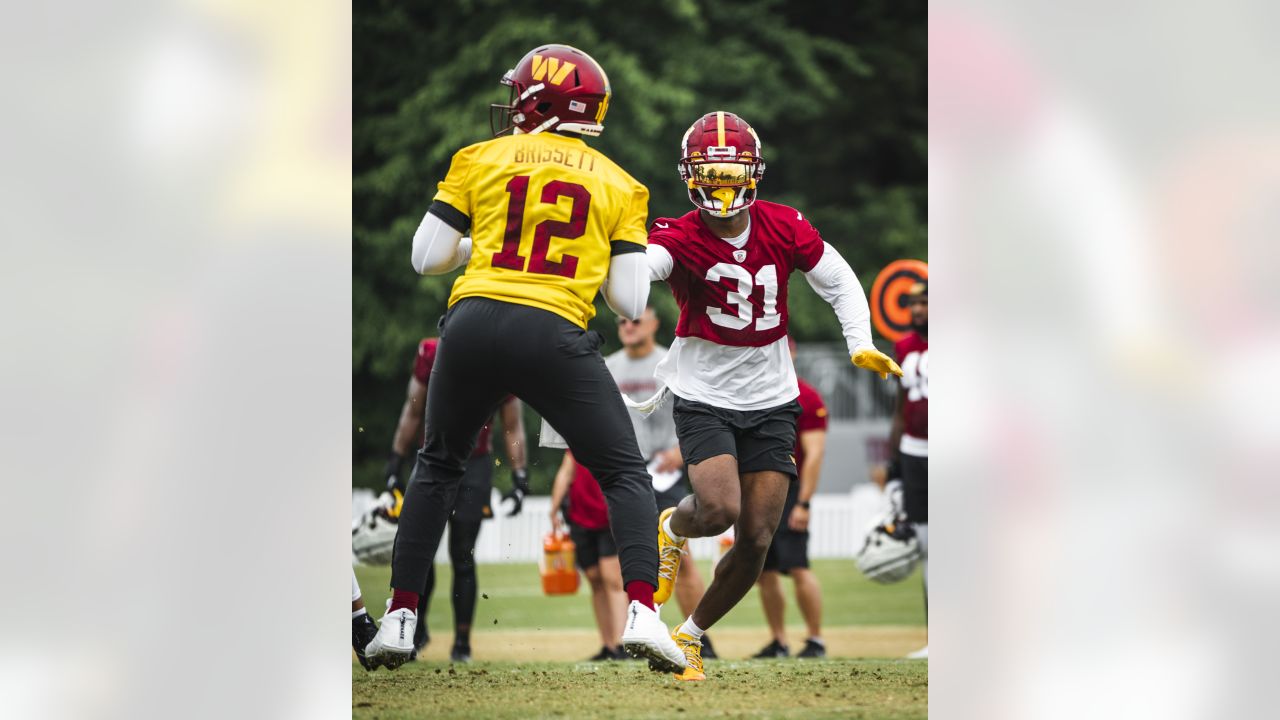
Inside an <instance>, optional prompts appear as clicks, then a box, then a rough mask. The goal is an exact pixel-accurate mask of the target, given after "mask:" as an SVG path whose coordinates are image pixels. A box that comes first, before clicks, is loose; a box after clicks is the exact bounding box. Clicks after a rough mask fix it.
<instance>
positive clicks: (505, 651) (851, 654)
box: [425, 625, 926, 661]
mask: <svg viewBox="0 0 1280 720" xmlns="http://www.w3.org/2000/svg"><path fill="white" fill-rule="evenodd" d="M710 634H711V638H712V640H713V641H714V642H715V646H716V650H717V651H718V652H719V653H720V656H721V657H722V658H724V659H742V658H746V657H750V656H751V655H754V654H755V653H756V652H758V651H759V650H760V648H762V647H764V645H765V644H767V643H768V642H769V636H768V633H767V632H766V631H764V630H748V629H742V628H725V629H723V630H719V629H715V628H713V629H712V630H711V633H710ZM823 635H824V638H823V639H824V640H826V643H827V655H828V656H829V657H833V658H836V657H846V658H864V657H865V658H900V657H902V656H904V655H906V654H907V653H909V652H912V651H914V650H918V649H920V648H921V647H923V646H924V644H925V642H926V634H925V629H924V628H923V627H910V626H896V625H873V626H864V627H833V628H826V629H825V630H824V631H823ZM790 640H791V651H792V652H793V653H794V652H798V651H799V650H800V648H801V647H803V646H804V635H803V633H793V634H792V637H791V638H790ZM452 645H453V633H432V635H431V644H430V645H429V646H427V652H426V655H425V657H426V659H427V660H448V659H449V648H450V647H452ZM599 649H600V636H599V635H598V634H597V633H596V632H595V631H591V630H576V629H575V630H565V629H557V630H509V631H502V630H494V631H486V632H481V633H475V634H473V635H472V636H471V653H472V655H473V656H474V657H475V658H476V659H477V660H482V659H483V660H516V661H530V660H557V661H565V660H567V661H574V660H585V659H586V658H588V657H591V656H592V655H594V654H595V653H596V651H597V650H599Z"/></svg>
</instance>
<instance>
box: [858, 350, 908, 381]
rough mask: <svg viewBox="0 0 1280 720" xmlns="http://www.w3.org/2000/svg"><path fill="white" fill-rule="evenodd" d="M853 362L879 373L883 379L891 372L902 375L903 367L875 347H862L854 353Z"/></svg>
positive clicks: (864, 368)
mask: <svg viewBox="0 0 1280 720" xmlns="http://www.w3.org/2000/svg"><path fill="white" fill-rule="evenodd" d="M853 364H854V365H857V366H858V367H860V368H862V369H863V370H870V371H871V372H873V373H879V374H880V379H881V380H884V379H886V378H888V377H889V374H890V373H893V374H894V375H897V376H898V377H902V368H900V367H898V363H896V362H894V361H893V358H891V357H889V356H888V355H885V354H884V353H882V352H880V351H879V350H876V349H875V348H862V349H861V350H859V351H858V352H856V353H854V354H853Z"/></svg>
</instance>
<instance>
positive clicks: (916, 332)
mask: <svg viewBox="0 0 1280 720" xmlns="http://www.w3.org/2000/svg"><path fill="white" fill-rule="evenodd" d="M907 309H908V310H910V311H911V332H909V333H907V335H906V336H905V337H903V338H902V339H901V340H899V341H898V342H897V343H896V344H895V345H894V348H893V349H894V353H895V354H896V355H897V356H898V362H899V363H900V364H901V365H902V387H901V388H899V390H898V406H897V408H896V409H895V410H894V413H893V425H892V429H891V430H890V431H889V452H890V453H891V454H892V460H891V461H890V463H889V472H888V476H889V479H890V480H891V481H892V480H896V479H901V481H902V510H903V513H905V514H906V516H907V520H909V521H910V522H911V525H912V527H913V528H914V529H915V531H916V537H918V538H919V539H920V554H921V556H922V557H921V572H922V573H923V575H924V607H925V614H926V621H927V619H928V618H927V615H928V612H929V284H928V283H927V282H923V283H916V284H915V285H914V286H912V288H911V291H910V293H909V294H908V295H907ZM907 657H911V658H927V657H929V646H928V645H925V646H924V647H923V648H922V649H920V650H917V651H915V652H913V653H911V654H910V655H908V656H907Z"/></svg>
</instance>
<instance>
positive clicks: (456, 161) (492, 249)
mask: <svg viewBox="0 0 1280 720" xmlns="http://www.w3.org/2000/svg"><path fill="white" fill-rule="evenodd" d="M502 81H503V84H505V85H508V86H510V88H511V103H510V104H509V105H499V106H494V109H497V110H498V111H500V113H501V114H503V115H505V116H506V122H504V123H503V127H502V128H495V135H496V136H497V137H495V138H494V139H492V140H487V141H485V142H481V143H477V144H475V145H472V146H470V147H466V148H463V149H462V150H460V151H458V152H457V154H455V155H454V157H453V163H452V165H451V166H450V168H449V173H448V175H447V176H446V177H445V179H444V181H443V182H441V183H440V186H439V192H437V193H436V196H435V199H434V202H432V204H431V207H430V208H429V209H428V210H427V213H426V216H425V217H424V218H423V220H422V224H421V225H420V226H419V227H418V231H417V232H416V233H415V234H414V238H413V255H412V257H413V266H414V269H416V270H417V271H418V272H420V273H423V274H427V275H434V274H442V273H446V272H449V271H451V270H453V269H455V268H457V267H459V266H460V265H462V264H463V263H466V266H467V269H466V272H465V273H464V274H463V275H462V276H461V277H460V278H458V280H457V281H456V282H455V283H454V285H453V293H452V294H451V295H450V297H449V309H448V311H447V312H446V313H445V316H444V318H443V319H442V320H441V322H440V344H439V348H438V350H437V355H436V362H435V366H434V368H433V370H432V374H431V382H430V383H429V385H428V387H427V408H426V413H427V414H426V433H425V439H424V444H423V447H422V449H421V450H419V451H418V455H417V461H416V463H415V465H414V468H413V474H412V475H411V477H410V479H409V485H408V488H407V489H406V491H405V498H404V506H403V508H402V510H401V513H400V528H399V531H398V532H397V534H396V543H395V550H394V554H393V557H392V563H391V589H392V597H391V606H390V609H389V610H388V611H387V614H386V615H385V616H384V617H383V619H382V625H381V627H380V629H379V631H378V635H377V636H376V637H375V638H374V640H373V641H372V642H371V643H369V645H368V647H367V648H366V650H365V657H366V659H367V660H368V662H369V663H370V664H371V665H373V666H374V667H376V666H378V665H385V666H387V667H388V668H391V669H394V668H396V667H398V666H399V665H400V664H402V663H404V662H405V661H406V660H407V659H408V658H409V655H410V653H411V652H412V651H413V633H414V629H415V627H416V625H417V617H416V615H415V609H416V608H417V606H418V594H417V593H418V591H419V590H420V589H421V588H422V587H423V583H424V581H425V578H426V573H427V569H428V568H429V567H430V565H431V561H432V558H434V557H435V554H436V549H437V547H438V546H439V544H440V536H441V534H442V533H443V531H444V526H445V522H446V521H447V520H448V518H449V514H450V513H451V512H452V510H453V506H454V501H455V498H456V494H457V490H458V486H459V483H460V481H461V478H462V475H463V472H464V470H465V467H466V460H467V458H468V457H470V455H471V451H472V449H473V448H474V446H475V444H476V437H477V435H478V433H479V432H480V428H481V427H482V426H483V425H484V423H485V420H487V419H488V418H489V417H490V416H491V415H492V414H493V411H494V409H495V408H496V407H497V405H498V403H500V402H501V401H502V400H503V399H504V398H505V397H507V396H508V395H515V396H516V397H518V398H520V399H521V400H523V401H525V402H526V403H528V404H529V405H530V406H532V407H533V408H534V409H535V410H536V411H537V412H538V414H540V415H541V416H542V417H543V419H544V420H545V421H546V422H548V423H550V425H551V426H553V427H554V428H555V429H556V430H557V431H558V432H559V434H560V435H562V436H563V437H564V439H565V440H566V442H567V443H568V445H569V448H570V449H571V450H572V451H573V454H574V457H576V458H577V459H578V461H579V462H581V463H582V464H583V465H584V466H586V467H587V469H589V470H590V471H591V474H592V475H594V476H595V477H596V479H597V480H598V481H599V482H600V487H601V489H602V490H603V491H604V495H605V500H606V501H607V503H608V505H609V515H610V517H611V518H612V519H613V524H612V525H613V534H614V540H615V543H616V545H617V547H618V556H619V560H620V561H621V565H622V577H623V583H624V588H625V590H626V592H627V596H628V598H629V599H630V601H631V602H630V605H629V606H628V608H627V619H626V624H625V626H624V629H623V635H622V645H623V648H624V649H625V650H627V652H629V653H630V654H632V655H634V656H637V657H644V658H648V659H649V661H650V665H651V666H652V667H654V668H655V669H660V670H665V671H669V672H680V671H682V670H683V669H684V668H685V666H686V660H685V656H684V653H683V652H682V651H681V650H680V649H679V648H678V647H677V646H676V644H675V642H674V641H673V640H672V639H671V636H670V635H669V633H668V631H667V628H666V626H665V625H663V623H662V620H661V619H660V618H659V617H658V614H657V612H656V610H655V609H654V605H653V592H654V589H655V588H656V587H657V584H658V546H657V538H656V537H655V535H654V533H653V528H654V526H655V525H656V524H657V519H658V512H657V506H656V504H655V502H654V497H653V485H652V483H651V481H650V479H649V473H648V471H647V470H646V469H645V463H644V460H643V458H642V457H641V455H640V449H639V446H638V445H637V443H636V437H635V432H634V430H633V429H632V425H631V417H630V415H629V414H628V413H627V408H626V406H625V405H624V404H623V400H622V395H621V394H620V393H619V391H618V386H617V384H616V383H614V381H613V378H612V376H611V375H610V374H609V370H608V368H607V367H605V363H604V359H603V358H602V357H601V356H600V352H599V347H600V344H601V342H602V341H603V339H602V338H601V337H600V334H599V333H594V332H592V333H588V332H587V331H586V325H587V321H588V320H590V319H591V317H592V315H594V314H595V308H594V305H593V304H592V300H593V299H594V297H595V295H596V293H597V292H598V291H601V290H603V294H604V297H605V301H606V302H607V303H608V304H609V307H611V308H612V309H613V310H614V312H616V313H618V315H620V316H622V317H626V318H631V319H635V318H639V317H640V315H641V313H643V312H644V308H645V303H646V301H647V300H648V296H649V269H648V261H647V259H646V257H645V252H644V250H645V245H646V244H647V238H648V230H647V228H646V227H645V222H646V220H647V219H648V217H647V216H648V204H649V191H648V190H647V189H646V188H645V187H644V186H643V185H641V184H640V183H638V182H636V180H634V179H633V178H632V177H631V176H630V175H628V174H627V173H626V172H625V171H623V170H622V169H621V168H619V167H618V166H617V165H616V164H614V163H613V161H611V160H609V158H607V157H605V156H604V155H603V154H601V153H600V152H598V151H596V150H594V149H592V148H590V147H588V146H587V144H586V143H585V142H583V140H582V137H581V136H583V135H587V136H596V135H599V134H600V132H601V131H602V130H603V129H604V125H603V123H604V117H605V113H606V111H607V110H608V106H609V96H610V89H609V79H608V77H607V76H606V75H605V72H604V69H603V68H601V67H600V65H599V64H598V63H597V62H596V61H595V60H593V59H592V58H591V57H590V56H589V55H587V54H586V53H584V52H582V51H581V50H578V49H576V48H572V47H569V46H567V45H544V46H542V47H539V48H537V49H535V50H533V51H531V52H530V53H528V54H527V55H525V56H524V58H523V59H522V60H521V61H520V62H519V64H517V65H516V67H515V68H513V69H512V70H510V71H508V72H507V74H506V75H505V76H504V77H503V79H502ZM490 118H491V120H492V118H493V115H492V114H491V115H490ZM508 132H510V133H511V134H507V133H508ZM468 229H470V231H471V237H470V239H469V240H468V239H465V238H464V237H463V236H464V235H465V234H466V232H467V230H468ZM518 489H519V490H520V491H521V492H525V491H527V489H528V488H518Z"/></svg>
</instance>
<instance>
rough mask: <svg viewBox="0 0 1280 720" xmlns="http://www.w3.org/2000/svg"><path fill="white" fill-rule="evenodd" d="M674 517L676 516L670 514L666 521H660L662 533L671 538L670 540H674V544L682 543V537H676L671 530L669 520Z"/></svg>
mask: <svg viewBox="0 0 1280 720" xmlns="http://www.w3.org/2000/svg"><path fill="white" fill-rule="evenodd" d="M675 516H676V514H675V513H671V514H670V515H668V516H667V519H666V520H663V521H662V531H663V532H665V533H666V534H667V535H669V536H671V539H672V540H675V541H676V542H684V536H683V535H677V534H676V532H675V531H674V530H672V529H671V518H673V517H675Z"/></svg>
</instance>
